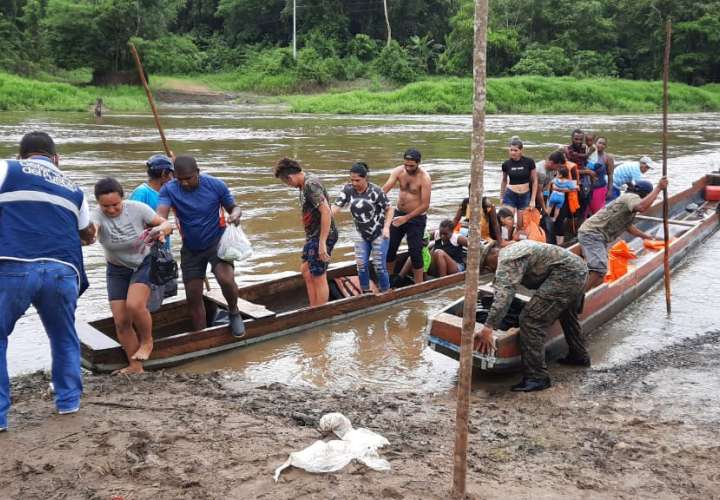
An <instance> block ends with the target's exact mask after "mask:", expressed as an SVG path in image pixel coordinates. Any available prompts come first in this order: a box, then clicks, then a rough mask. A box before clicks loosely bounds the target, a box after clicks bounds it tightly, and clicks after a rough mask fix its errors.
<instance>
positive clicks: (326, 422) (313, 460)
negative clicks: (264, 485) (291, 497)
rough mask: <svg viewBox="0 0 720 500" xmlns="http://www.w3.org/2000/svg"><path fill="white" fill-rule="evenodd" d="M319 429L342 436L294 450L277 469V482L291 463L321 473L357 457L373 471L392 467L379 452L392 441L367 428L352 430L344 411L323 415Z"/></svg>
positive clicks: (341, 466)
mask: <svg viewBox="0 0 720 500" xmlns="http://www.w3.org/2000/svg"><path fill="white" fill-rule="evenodd" d="M319 428H320V431H321V432H333V433H335V435H336V436H337V437H339V438H340V439H333V440H332V441H327V442H325V441H315V442H314V443H313V444H311V445H310V446H308V447H307V448H305V449H304V450H300V451H296V452H294V453H291V454H290V457H289V458H288V459H287V460H286V461H285V463H284V464H282V465H281V466H280V467H278V468H277V469H275V481H276V482H277V481H278V480H279V479H280V473H281V472H282V471H283V470H285V469H286V468H288V467H290V466H293V467H298V468H300V469H304V470H306V471H308V472H312V473H315V474H319V473H323V472H334V471H337V470H340V469H342V468H343V467H345V466H346V465H347V464H349V463H350V462H352V461H353V460H357V461H358V462H360V463H363V464H365V465H366V466H368V467H370V468H371V469H374V470H379V471H388V470H390V463H389V462H388V461H387V460H384V459H382V458H380V456H379V455H378V452H377V450H378V448H382V447H383V446H386V445H388V444H390V443H389V441H388V440H387V439H385V438H384V437H383V436H381V435H380V434H377V433H375V432H373V431H370V430H368V429H353V427H352V424H351V423H350V420H348V418H347V417H346V416H345V415H343V414H342V413H328V414H327V415H323V417H322V418H321V419H320V426H319Z"/></svg>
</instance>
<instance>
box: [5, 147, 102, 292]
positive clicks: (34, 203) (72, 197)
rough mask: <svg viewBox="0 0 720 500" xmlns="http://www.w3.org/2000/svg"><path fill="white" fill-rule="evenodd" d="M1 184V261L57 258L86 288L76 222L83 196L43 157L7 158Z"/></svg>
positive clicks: (82, 286) (54, 259)
mask: <svg viewBox="0 0 720 500" xmlns="http://www.w3.org/2000/svg"><path fill="white" fill-rule="evenodd" d="M7 167H8V168H7V176H6V177H5V181H4V182H3V183H2V185H0V259H3V258H6V259H8V258H9V259H12V260H21V261H34V260H53V261H60V262H63V263H65V264H67V265H69V266H70V267H72V268H74V270H75V272H76V273H77V275H78V283H79V285H80V293H81V294H82V292H84V291H85V290H86V289H87V287H88V281H87V276H86V275H85V269H84V267H83V256H82V248H81V243H80V235H79V233H78V219H79V217H80V209H81V207H82V204H83V200H84V194H83V192H82V190H81V189H80V188H79V187H78V185H77V184H75V182H73V181H72V180H71V179H70V178H69V177H67V176H66V175H65V174H63V173H62V172H61V171H60V170H59V169H57V168H56V167H55V166H54V165H53V164H52V163H50V161H48V160H47V159H45V158H32V159H28V160H19V161H16V160H8V161H7Z"/></svg>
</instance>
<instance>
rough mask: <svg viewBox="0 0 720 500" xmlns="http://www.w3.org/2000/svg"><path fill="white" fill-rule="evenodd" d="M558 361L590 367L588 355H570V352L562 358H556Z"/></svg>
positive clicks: (562, 363)
mask: <svg viewBox="0 0 720 500" xmlns="http://www.w3.org/2000/svg"><path fill="white" fill-rule="evenodd" d="M558 363H560V364H561V365H567V366H584V367H585V368H590V358H589V357H580V356H572V355H570V354H568V355H567V356H565V357H564V358H560V359H558Z"/></svg>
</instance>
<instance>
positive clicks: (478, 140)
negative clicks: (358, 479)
mask: <svg viewBox="0 0 720 500" xmlns="http://www.w3.org/2000/svg"><path fill="white" fill-rule="evenodd" d="M487 20H488V0H476V1H475V51H474V55H473V71H474V75H475V100H474V104H473V131H472V146H471V147H472V152H471V154H472V165H471V170H470V203H469V206H470V242H469V245H468V259H467V272H466V273H465V307H464V309H463V325H462V341H461V343H460V375H459V377H458V396H457V411H456V416H455V454H454V460H453V462H454V468H453V489H452V496H453V498H464V497H465V491H466V484H465V480H466V476H467V447H468V416H469V413H470V388H471V385H472V352H473V333H475V312H476V309H477V296H478V278H479V274H480V262H479V260H480V210H481V209H482V194H483V163H484V162H485V98H486V95H485V74H486V49H487Z"/></svg>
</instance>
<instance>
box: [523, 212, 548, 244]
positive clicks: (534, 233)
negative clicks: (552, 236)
mask: <svg viewBox="0 0 720 500" xmlns="http://www.w3.org/2000/svg"><path fill="white" fill-rule="evenodd" d="M522 220H523V226H524V227H523V228H522V230H523V231H525V234H527V237H528V239H529V240H533V241H539V242H541V243H545V242H546V241H547V240H546V239H545V231H543V229H542V227H541V226H540V224H541V222H542V215H541V214H540V210H538V209H537V208H526V209H525V210H523V214H522Z"/></svg>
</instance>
